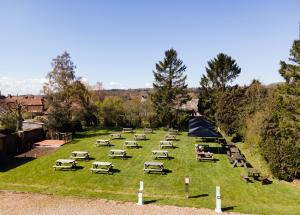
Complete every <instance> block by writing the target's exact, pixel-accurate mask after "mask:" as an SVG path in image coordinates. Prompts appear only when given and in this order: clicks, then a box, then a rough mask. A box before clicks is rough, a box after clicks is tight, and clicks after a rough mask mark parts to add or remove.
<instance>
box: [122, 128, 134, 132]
mask: <svg viewBox="0 0 300 215" xmlns="http://www.w3.org/2000/svg"><path fill="white" fill-rule="evenodd" d="M123 132H124V133H133V132H134V131H133V129H132V128H123Z"/></svg>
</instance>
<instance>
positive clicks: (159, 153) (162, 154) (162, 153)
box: [152, 150, 169, 159]
mask: <svg viewBox="0 0 300 215" xmlns="http://www.w3.org/2000/svg"><path fill="white" fill-rule="evenodd" d="M152 158H153V159H157V158H169V152H168V151H167V150H152Z"/></svg>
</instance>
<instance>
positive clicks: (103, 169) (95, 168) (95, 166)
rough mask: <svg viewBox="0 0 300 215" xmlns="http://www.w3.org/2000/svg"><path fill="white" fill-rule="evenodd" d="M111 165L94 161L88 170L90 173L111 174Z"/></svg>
mask: <svg viewBox="0 0 300 215" xmlns="http://www.w3.org/2000/svg"><path fill="white" fill-rule="evenodd" d="M112 168H113V165H112V163H111V162H100V161H95V162H93V163H92V168H90V170H91V172H92V173H94V172H96V173H97V172H99V173H108V174H109V173H112Z"/></svg>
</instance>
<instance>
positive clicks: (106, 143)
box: [96, 139, 110, 146]
mask: <svg viewBox="0 0 300 215" xmlns="http://www.w3.org/2000/svg"><path fill="white" fill-rule="evenodd" d="M96 146H110V141H109V140H101V139H98V140H96Z"/></svg>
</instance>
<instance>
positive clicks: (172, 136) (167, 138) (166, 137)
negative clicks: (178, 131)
mask: <svg viewBox="0 0 300 215" xmlns="http://www.w3.org/2000/svg"><path fill="white" fill-rule="evenodd" d="M165 140H176V135H174V134H167V135H166V136H165Z"/></svg>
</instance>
